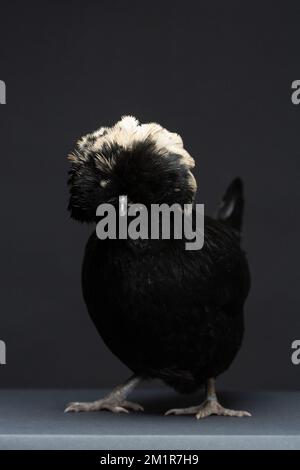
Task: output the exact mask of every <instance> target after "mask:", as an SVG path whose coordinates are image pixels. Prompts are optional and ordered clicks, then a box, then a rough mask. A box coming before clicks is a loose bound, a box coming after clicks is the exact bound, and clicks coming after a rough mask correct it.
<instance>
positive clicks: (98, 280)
mask: <svg viewBox="0 0 300 470" xmlns="http://www.w3.org/2000/svg"><path fill="white" fill-rule="evenodd" d="M113 129H114V128H113ZM163 131H165V130H163ZM165 132H166V131H165ZM149 134H150V135H149ZM135 135H136V134H135ZM172 135H173V134H172ZM101 139H103V142H102V143H101V158H100V160H97V156H96V155H97V152H96V150H95V149H94V148H93V145H94V142H95V139H92V140H93V142H92V143H91V144H90V146H89V144H88V143H87V141H85V145H86V147H85V148H84V147H82V148H79V149H77V151H76V152H75V153H74V154H72V156H71V157H70V159H71V161H72V170H71V176H70V190H71V199H70V205H69V209H70V210H71V214H72V215H73V217H74V218H76V219H79V220H81V221H89V222H90V221H94V220H96V218H95V210H96V207H97V205H98V204H100V203H101V202H107V201H111V202H113V203H116V200H117V197H118V196H119V195H123V194H126V195H128V198H129V200H130V201H132V202H136V203H143V204H145V205H146V206H147V207H149V206H150V204H152V203H168V204H172V203H174V202H178V203H179V204H181V205H183V204H185V203H190V202H192V200H193V197H194V193H195V190H196V187H195V184H194V180H193V178H191V172H190V169H191V167H192V164H191V161H189V160H188V158H187V156H186V155H185V154H183V153H182V152H181V153H180V152H179V154H177V153H176V148H175V147H174V146H173V145H171V146H169V147H168V146H166V148H165V149H164V150H163V151H162V149H161V148H159V146H158V145H157V143H156V140H155V138H154V137H153V136H152V135H151V132H150V133H148V134H147V136H146V138H141V139H135V138H133V140H132V142H131V144H130V145H127V147H126V146H122V143H121V144H120V139H119V137H118V136H117V137H116V138H114V134H112V136H111V139H110V140H109V141H106V140H104V139H105V133H104V135H103V134H102V136H101ZM118 139H119V140H118ZM84 152H85V153H84ZM98 155H99V154H98ZM99 161H100V164H99ZM103 178H105V181H106V184H104V185H100V184H99V182H100V181H102V180H103ZM174 189H177V191H174ZM178 189H179V190H178ZM243 206H244V199H243V185H242V182H241V180H239V179H236V180H235V181H234V182H233V183H232V184H231V185H230V187H229V188H228V190H227V192H226V194H225V196H224V198H223V201H222V203H221V205H220V207H219V209H218V211H217V215H216V218H211V217H208V216H206V217H205V229H204V234H205V239H204V246H203V248H202V249H201V250H195V251H188V250H186V249H185V240H177V239H176V240H175V239H171V240H163V239H160V240H143V241H141V240H136V241H134V240H110V239H107V240H99V239H98V238H97V235H96V233H95V232H93V233H92V235H91V236H90V239H89V241H88V243H87V246H86V250H85V255H84V261H83V268H82V290H83V295H84V299H85V302H86V305H87V308H88V311H89V314H90V316H91V318H92V320H93V322H94V324H95V326H96V328H97V330H98V332H99V334H100V335H101V337H102V338H103V340H104V342H105V343H106V345H107V346H108V348H109V349H110V350H111V351H112V352H113V353H114V354H115V355H116V356H117V357H118V358H119V359H120V360H121V361H122V362H123V363H124V364H126V366H128V367H129V369H131V370H132V371H133V373H134V374H135V375H136V376H139V377H142V378H159V379H161V380H163V381H164V382H165V383H166V384H168V385H170V386H171V387H173V388H174V389H176V390H177V391H179V392H192V391H195V390H197V389H199V388H200V387H201V386H202V385H204V384H205V383H206V382H207V380H209V379H211V378H215V377H217V376H218V375H220V374H221V373H223V372H224V371H225V370H226V369H227V368H228V367H229V366H230V364H231V363H232V361H233V359H234V358H235V356H236V354H237V352H238V350H239V348H240V346H241V343H242V338H243V331H244V318H243V310H244V303H245V300H246V298H247V295H248V291H249V286H250V276H249V269H248V263H247V260H246V256H245V253H244V251H243V250H242V249H241V235H240V232H241V223H242V215H243ZM100 401H101V400H100ZM98 402H99V401H98ZM102 402H103V400H102ZM94 403H97V402H94ZM128 403H130V402H128ZM75 405H76V403H75V404H71V405H70V406H69V407H68V410H74V411H80V410H84V409H89V408H88V407H87V406H86V407H84V406H81V407H80V406H79V405H80V404H77V408H76V406H75ZM83 405H88V404H83ZM121 405H122V404H120V406H119V408H122V410H123V411H124V410H125V409H126V405H124V403H123V406H121ZM201 406H202V407H203V405H201ZM219 406H220V405H219ZM103 408H106V409H111V408H109V406H106V407H105V406H103ZM129 408H130V406H129ZM198 408H199V407H198ZM90 409H101V407H98V408H97V407H95V406H94V408H93V407H91V408H90ZM220 409H221V407H220ZM186 410H187V409H186ZM186 410H185V411H186ZM188 410H190V412H191V409H188ZM222 410H224V409H223V408H222ZM113 411H114V410H113ZM119 411H120V410H119ZM173 411H174V410H173ZM175 411H178V410H175ZM179 411H180V410H179ZM179 411H178V413H177V414H181V413H179ZM181 411H182V410H181ZM196 411H198V409H197V410H196ZM227 411H228V410H227ZM229 411H231V410H229ZM214 412H215V413H216V414H229V413H221V411H220V412H217V411H211V412H209V413H206V414H204V415H207V414H211V413H214ZM237 413H243V412H237ZM245 414H247V413H245ZM202 415H203V412H202ZM202 415H201V416H198V417H202ZM239 416H240V415H239Z"/></svg>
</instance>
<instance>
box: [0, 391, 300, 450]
mask: <svg viewBox="0 0 300 470" xmlns="http://www.w3.org/2000/svg"><path fill="white" fill-rule="evenodd" d="M104 394H105V391H101V392H100V393H99V391H97V390H72V391H70V390H64V391H58V390H26V391H23V390H2V391H1V392H0V449H271V448H274V449H300V406H299V405H300V393H299V392H283V393H280V392H261V393H258V392H255V393H238V392H226V393H222V394H220V399H221V401H222V404H224V405H225V406H229V407H232V408H238V409H246V410H249V411H250V412H252V414H253V416H252V417H251V418H228V417H217V416H214V417H209V418H207V419H205V420H201V421H197V420H196V419H195V418H194V417H192V416H168V417H167V416H163V415H162V412H163V411H166V410H167V409H169V408H171V407H179V406H187V405H191V404H197V403H199V402H200V400H201V399H202V397H199V396H196V395H193V396H178V395H176V394H174V393H173V392H172V391H169V390H138V391H137V392H136V393H134V394H132V397H131V398H132V399H133V400H136V401H138V402H140V403H141V404H143V405H144V407H145V412H144V413H131V414H130V415H125V414H122V415H115V414H112V413H109V412H105V411H104V412H100V413H80V414H64V413H63V409H64V406H65V404H66V403H67V402H69V401H72V400H93V399H95V398H98V397H99V396H103V395H104Z"/></svg>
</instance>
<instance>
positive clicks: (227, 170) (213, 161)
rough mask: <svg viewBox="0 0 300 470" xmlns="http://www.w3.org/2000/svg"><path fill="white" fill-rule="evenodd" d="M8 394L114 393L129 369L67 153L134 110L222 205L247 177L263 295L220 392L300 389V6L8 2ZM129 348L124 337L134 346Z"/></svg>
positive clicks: (0, 377) (0, 323)
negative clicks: (104, 300)
mask: <svg viewBox="0 0 300 470" xmlns="http://www.w3.org/2000/svg"><path fill="white" fill-rule="evenodd" d="M0 8H1V12H0V17H1V20H0V22H1V24H0V48H1V53H0V79H2V80H5V82H6V84H7V105H1V106H0V136H1V147H0V148H1V153H0V158H1V166H0V168H1V185H0V186H1V194H0V196H1V199H0V201H1V232H0V236H1V268H0V275H1V313H0V315H1V316H0V339H3V340H5V341H6V343H7V365H5V366H0V384H1V387H3V386H28V387H29V386H58V387H60V386H61V387H73V386H88V387H92V386H100V385H110V384H113V383H117V382H119V381H120V380H121V379H124V378H125V377H126V376H127V373H128V371H127V370H126V369H125V367H123V365H122V364H120V362H119V361H118V360H117V359H116V358H115V357H113V356H112V354H111V353H110V352H109V351H108V350H107V349H106V347H105V346H104V345H103V343H102V340H101V339H100V338H99V337H98V335H97V333H96V331H95V330H94V327H93V325H92V323H91V321H90V319H89V317H88V315H87V312H86V309H85V306H84V303H83V300H82V297H81V291H80V266H81V259H82V254H83V249H84V244H85V241H86V239H87V237H88V234H89V232H90V231H91V230H92V228H91V227H84V226H80V225H79V224H76V223H75V222H73V221H72V220H70V219H69V215H68V213H67V212H66V206H67V199H68V195H67V187H66V181H67V170H68V165H67V162H66V155H67V153H68V152H69V151H70V150H71V149H72V147H73V144H74V141H75V140H76V139H77V137H79V136H80V135H82V134H84V133H86V132H88V131H91V130H93V129H95V128H97V127H99V126H100V125H107V124H108V125H109V124H112V123H114V122H115V121H116V120H118V119H119V118H120V116H121V115H123V114H134V115H136V116H137V117H138V118H139V119H140V120H141V121H146V122H147V121H153V120H154V121H158V122H159V123H161V124H162V125H164V126H165V127H167V128H168V129H170V130H173V131H177V132H179V133H180V134H181V135H182V136H183V138H184V140H185V144H186V147H187V149H188V150H189V151H190V152H191V154H192V155H193V156H194V157H195V159H196V162H197V168H196V177H197V179H198V184H199V190H198V202H204V203H205V204H206V211H207V212H210V211H212V210H214V208H215V207H216V205H217V203H218V201H219V200H220V198H221V196H222V194H223V192H224V190H225V188H226V186H227V185H228V184H229V182H230V180H231V179H232V178H233V177H235V176H236V175H240V176H241V177H242V178H243V179H244V181H245V187H246V197H247V206H246V216H245V230H244V245H245V247H246V249H247V251H248V253H249V259H250V264H251V270H252V276H253V287H252V291H251V295H250V298H249V300H248V302H247V306H246V326H247V330H246V336H245V341H244V345H243V348H242V350H241V352H240V354H239V356H238V358H237V359H236V361H235V363H234V365H233V366H232V367H231V369H230V371H229V372H228V373H227V374H225V375H224V376H223V377H222V378H221V379H220V382H221V383H222V386H223V387H232V388H234V387H235V388H290V389H295V388H299V386H300V381H299V373H300V365H299V366H298V368H297V366H293V365H292V364H291V360H290V353H291V349H290V345H291V342H292V340H294V339H297V338H299V337H300V322H299V318H300V309H299V269H298V266H299V259H298V253H299V249H298V239H299V224H300V222H299V219H298V212H299V191H300V190H299V168H300V153H299V123H300V106H299V107H297V106H294V105H293V104H292V103H291V98H290V96H291V82H292V81H293V80H296V79H300V51H299V44H300V41H299V40H300V27H299V21H300V20H299V18H300V5H299V3H298V5H297V3H296V2H280V3H276V2H274V1H272V2H271V1H270V2H269V1H265V2H259V3H258V2H257V3H255V2H250V1H249V2H232V1H226V2H223V1H218V2H217V1H210V2H199V1H196V0H195V1H185V2H183V1H177V0H170V1H166V0H164V1H156V0H154V1H151V2H148V1H147V2H146V1H141V0H139V1H130V0H129V1H121V0H120V1H116V0H101V1H99V0H98V1H96V0H84V1H71V0H70V1H65V0H64V1H61V0H60V1H51V2H50V1H39V2H33V1H26V2H22V1H18V2H16V1H11V0H10V1H9V2H8V1H1V7H0ZM124 341H126V338H124Z"/></svg>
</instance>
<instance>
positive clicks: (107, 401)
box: [65, 375, 144, 413]
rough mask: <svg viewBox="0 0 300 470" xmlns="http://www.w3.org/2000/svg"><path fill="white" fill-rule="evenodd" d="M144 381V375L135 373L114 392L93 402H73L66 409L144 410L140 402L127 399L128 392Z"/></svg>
mask: <svg viewBox="0 0 300 470" xmlns="http://www.w3.org/2000/svg"><path fill="white" fill-rule="evenodd" d="M141 381H142V377H139V376H136V375H133V376H132V377H130V379H129V380H127V381H126V382H125V383H124V384H122V385H119V386H118V387H116V388H114V389H113V390H112V392H110V393H109V394H108V395H106V396H105V397H104V398H100V399H99V400H96V401H92V402H88V403H85V402H72V403H69V404H68V405H67V407H66V409H65V413H67V412H69V411H75V412H78V411H100V410H108V411H112V412H113V413H129V410H134V411H143V410H144V409H143V407H142V406H141V405H139V404H138V403H133V402H131V401H127V400H126V398H127V396H128V394H129V393H130V392H131V391H132V390H133V389H134V388H135V387H136V386H137V385H138V384H139V383H140V382H141Z"/></svg>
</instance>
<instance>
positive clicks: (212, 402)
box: [165, 378, 251, 419]
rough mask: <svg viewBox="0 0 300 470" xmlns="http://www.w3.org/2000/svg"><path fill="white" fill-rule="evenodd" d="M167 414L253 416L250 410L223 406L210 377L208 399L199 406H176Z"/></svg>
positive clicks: (197, 416) (203, 416)
mask: <svg viewBox="0 0 300 470" xmlns="http://www.w3.org/2000/svg"><path fill="white" fill-rule="evenodd" d="M165 414H166V415H171V414H174V415H196V418H197V419H200V418H206V417H207V416H210V415H219V416H221V415H222V416H238V417H242V416H251V414H250V413H248V411H236V410H230V409H228V408H223V406H222V405H220V403H219V402H218V398H217V395H216V388H215V379H213V378H212V379H208V381H207V387H206V400H205V401H204V402H203V403H201V405H198V406H191V407H189V408H174V409H172V410H169V411H167V412H166V413H165Z"/></svg>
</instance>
